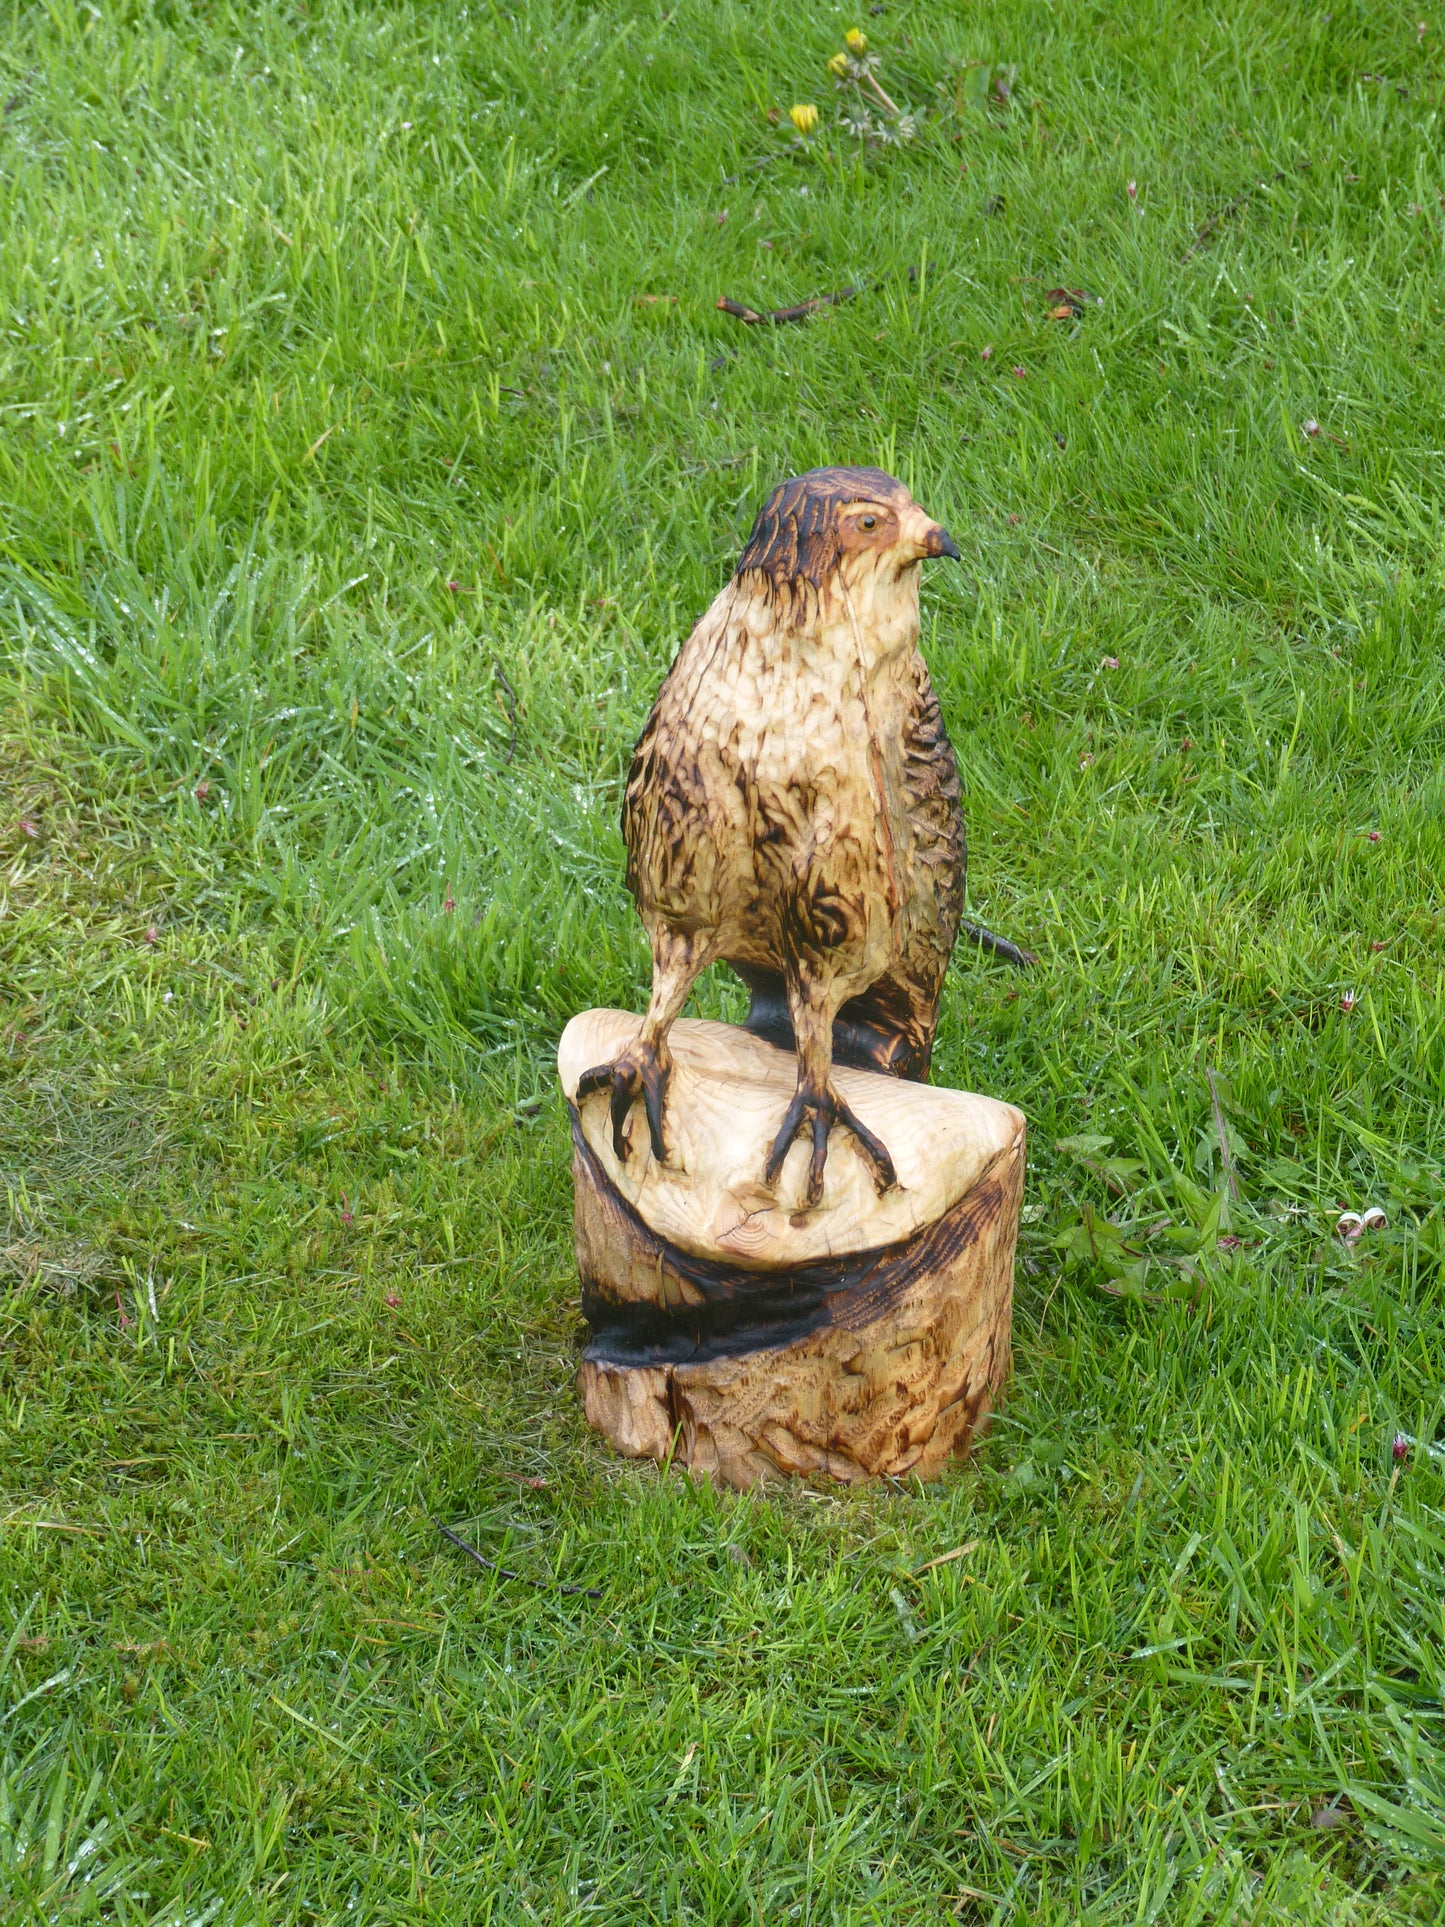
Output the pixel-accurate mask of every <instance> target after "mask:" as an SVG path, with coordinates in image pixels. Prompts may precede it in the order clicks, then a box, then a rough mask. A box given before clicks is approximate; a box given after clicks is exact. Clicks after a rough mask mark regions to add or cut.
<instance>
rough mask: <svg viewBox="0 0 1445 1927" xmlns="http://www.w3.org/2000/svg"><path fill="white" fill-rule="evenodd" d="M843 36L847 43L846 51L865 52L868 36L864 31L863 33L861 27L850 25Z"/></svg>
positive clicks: (852, 52) (851, 52)
mask: <svg viewBox="0 0 1445 1927" xmlns="http://www.w3.org/2000/svg"><path fill="white" fill-rule="evenodd" d="M843 38H844V39H845V40H846V41H847V43H848V51H849V53H850V54H866V53H867V51H868V36H867V34H866V33H864V31H863V29H862V28H861V27H850V28H849V29H848V31H847V33H845V34H844V36H843Z"/></svg>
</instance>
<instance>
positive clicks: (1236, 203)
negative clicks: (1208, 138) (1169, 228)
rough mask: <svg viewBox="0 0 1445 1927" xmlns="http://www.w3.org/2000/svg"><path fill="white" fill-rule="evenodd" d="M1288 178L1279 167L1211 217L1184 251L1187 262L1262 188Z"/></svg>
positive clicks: (1302, 165) (1284, 171)
mask: <svg viewBox="0 0 1445 1927" xmlns="http://www.w3.org/2000/svg"><path fill="white" fill-rule="evenodd" d="M1300 165H1301V167H1304V166H1307V165H1308V163H1307V162H1304V161H1302V162H1301V163H1300ZM1287 178H1288V171H1287V170H1286V169H1285V168H1283V167H1277V168H1276V169H1275V171H1274V174H1273V176H1272V177H1271V178H1270V179H1269V180H1267V181H1256V182H1255V184H1254V186H1253V187H1249V188H1246V189H1245V191H1244V192H1243V193H1242V194H1236V195H1235V197H1234V199H1233V200H1232V201H1230V202H1228V203H1227V204H1226V205H1225V206H1224V207H1222V208H1220V210H1219V212H1218V213H1217V214H1211V215H1210V217H1209V219H1208V220H1207V221H1206V222H1205V223H1204V226H1203V227H1202V228H1200V229H1199V231H1198V232H1197V233H1196V234H1195V236H1194V239H1193V241H1192V242H1191V243H1190V244H1189V246H1188V247H1187V248H1186V249H1185V250H1184V259H1185V260H1186V261H1187V260H1188V259H1189V257H1190V256H1191V255H1193V254H1198V252H1199V250H1200V249H1201V248H1202V247H1203V246H1204V243H1205V242H1206V241H1207V240H1208V239H1209V237H1210V236H1211V235H1212V234H1213V233H1214V231H1215V230H1216V228H1220V227H1223V225H1224V223H1225V222H1226V221H1227V220H1228V219H1229V217H1230V215H1231V214H1239V213H1240V212H1242V210H1243V209H1245V208H1247V207H1248V206H1249V204H1250V202H1251V200H1253V198H1254V196H1255V195H1256V194H1257V193H1258V192H1259V190H1260V189H1261V188H1264V187H1278V185H1279V183H1280V182H1281V181H1283V180H1286V179H1287Z"/></svg>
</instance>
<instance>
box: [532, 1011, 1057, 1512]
mask: <svg viewBox="0 0 1445 1927" xmlns="http://www.w3.org/2000/svg"><path fill="white" fill-rule="evenodd" d="M640 1021H641V1020H640V1019H639V1018H637V1017H634V1016H631V1015H629V1014H628V1013H626V1012H624V1011H616V1010H590V1011H585V1012H583V1013H582V1014H581V1015H580V1016H577V1017H574V1018H573V1019H572V1021H571V1023H570V1024H569V1025H568V1026H567V1029H566V1031H565V1032H564V1033H563V1036H562V1041H561V1045H560V1047H559V1049H558V1053H557V1059H558V1070H559V1073H560V1075H561V1080H562V1088H563V1090H564V1092H565V1093H566V1096H567V1100H568V1105H569V1108H570V1110H571V1115H572V1141H573V1166H572V1169H573V1180H574V1187H575V1217H574V1233H575V1239H576V1248H577V1265H578V1270H579V1271H580V1273H581V1278H582V1309H583V1313H584V1315H585V1317H586V1319H587V1322H588V1324H589V1325H590V1327H591V1329H592V1338H591V1341H590V1343H589V1344H588V1345H587V1346H586V1347H585V1349H584V1351H583V1354H582V1365H581V1369H580V1371H579V1373H578V1378H577V1383H578V1389H579V1390H580V1392H581V1394H582V1401H583V1406H584V1409H585V1411H586V1414H587V1419H588V1422H589V1423H590V1424H591V1425H593V1426H595V1427H596V1429H597V1430H598V1431H599V1432H602V1433H603V1434H604V1435H605V1436H606V1437H607V1438H608V1439H609V1440H610V1441H611V1442H612V1444H613V1445H614V1446H615V1447H616V1448H617V1450H618V1451H619V1452H622V1453H625V1454H627V1455H628V1456H629V1457H635V1458H654V1459H659V1460H661V1459H666V1458H668V1457H669V1456H672V1457H674V1458H675V1459H677V1460H678V1461H680V1462H682V1463H684V1464H686V1465H688V1466H689V1467H690V1468H691V1470H692V1471H693V1472H694V1473H696V1474H701V1475H705V1476H708V1477H711V1478H714V1479H717V1480H719V1481H721V1482H722V1483H724V1484H727V1485H733V1486H739V1487H746V1486H750V1485H752V1484H754V1483H755V1482H756V1481H757V1480H759V1479H762V1478H767V1477H769V1476H775V1475H777V1474H778V1473H781V1472H787V1473H801V1474H808V1473H817V1474H822V1475H826V1476H827V1477H830V1478H833V1479H839V1480H843V1481H846V1482H850V1483H851V1482H853V1481H856V1480H859V1479H864V1478H869V1477H876V1476H880V1475H886V1476H890V1477H895V1478H896V1477H899V1476H901V1475H903V1474H904V1473H917V1474H919V1475H921V1476H922V1477H925V1478H926V1477H929V1476H930V1475H932V1474H935V1473H937V1472H939V1471H940V1470H941V1469H942V1468H943V1466H944V1465H945V1464H946V1463H947V1461H948V1460H949V1459H950V1458H952V1457H954V1456H955V1455H956V1454H958V1453H960V1452H962V1451H964V1450H965V1449H966V1448H967V1446H968V1443H969V1441H970V1439H971V1438H972V1437H973V1436H974V1435H975V1434H976V1433H978V1432H979V1431H980V1430H981V1428H982V1427H983V1425H984V1424H985V1423H986V1421H987V1418H988V1414H989V1412H990V1410H991V1408H992V1405H993V1402H994V1398H995V1396H996V1395H997V1393H998V1390H999V1388H1000V1387H1001V1385H1002V1384H1003V1381H1004V1379H1005V1377H1006V1376H1007V1374H1008V1368H1009V1334H1010V1328H1011V1320H1012V1298H1013V1257H1014V1245H1015V1241H1016V1239H1017V1236H1018V1220H1019V1207H1020V1204H1021V1203H1022V1198H1023V1179H1024V1119H1023V1116H1022V1114H1021V1113H1020V1112H1019V1111H1017V1110H1015V1109H1014V1108H1013V1106H1012V1105H1010V1104H1000V1103H997V1102H995V1101H994V1100H992V1099H990V1098H985V1097H975V1096H971V1095H968V1094H966V1093H964V1092H961V1091H947V1090H940V1089H938V1088H936V1087H934V1086H931V1085H927V1084H914V1083H909V1082H905V1081H903V1080H901V1079H898V1078H892V1077H883V1076H879V1075H877V1074H876V1073H874V1072H870V1071H858V1070H847V1069H843V1068H841V1067H837V1068H835V1070H834V1073H833V1076H834V1082H835V1085H836V1087H837V1089H838V1091H839V1093H840V1094H841V1096H842V1097H843V1098H844V1100H845V1101H846V1102H847V1103H848V1104H849V1105H850V1106H851V1107H852V1109H853V1110H854V1111H855V1112H856V1114H857V1115H858V1117H859V1119H860V1120H861V1122H862V1123H863V1124H865V1125H866V1126H867V1127H868V1128H869V1129H870V1130H872V1131H874V1132H876V1133H877V1135H878V1136H879V1137H880V1138H881V1139H882V1140H883V1142H884V1143H885V1144H886V1145H887V1146H888V1149H889V1151H890V1152H891V1153H892V1156H893V1160H894V1163H895V1166H896V1168H897V1172H898V1183H897V1185H896V1186H895V1187H894V1188H893V1189H892V1190H890V1191H888V1192H887V1193H885V1194H884V1195H883V1196H882V1197H880V1196H879V1195H878V1194H877V1192H876V1191H875V1189H874V1186H873V1181H872V1178H871V1176H870V1175H869V1172H868V1169H867V1166H866V1164H865V1163H864V1161H863V1159H862V1158H861V1157H860V1156H859V1155H858V1153H857V1151H856V1149H855V1148H854V1145H853V1142H852V1140H851V1138H850V1137H849V1134H848V1133H847V1131H846V1130H844V1129H842V1128H835V1129H834V1131H833V1133H832V1137H831V1140H830V1147H829V1153H828V1164H827V1171H826V1179H825V1185H824V1192H823V1198H822V1202H821V1203H820V1204H819V1205H817V1206H816V1207H814V1208H813V1209H811V1210H809V1209H805V1208H804V1207H803V1204H802V1199H803V1194H804V1188H805V1183H806V1175H807V1162H808V1157H807V1148H806V1145H805V1144H804V1143H803V1142H801V1141H800V1142H799V1143H797V1144H795V1145H794V1146H793V1148H792V1150H791V1151H790V1152H789V1154H788V1157H787V1160H786V1162H785V1164H784V1166H783V1169H782V1172H781V1174H780V1176H779V1179H778V1182H777V1184H776V1186H775V1187H773V1188H772V1189H771V1190H769V1189H768V1188H767V1187H766V1186H765V1185H764V1184H763V1182H762V1169H763V1162H764V1159H765V1157H766V1155H767V1150H768V1146H769V1145H770V1144H771V1142H772V1139H773V1136H774V1134H775V1133H776V1131H777V1129H778V1126H779V1124H780V1123H781V1121H782V1117H783V1113H784V1111H785V1110H786V1109H787V1106H788V1103H789V1101H790V1100H791V1098H792V1095H793V1089H794V1085H795V1083H796V1080H797V1064H796V1060H795V1059H794V1057H793V1055H792V1053H791V1052H789V1051H782V1050H778V1049H776V1048H775V1047H774V1046H773V1045H771V1044H768V1043H765V1042H763V1041H762V1039H760V1038H758V1037H755V1036H754V1035H753V1034H752V1033H751V1032H749V1031H746V1030H742V1029H740V1028H738V1027H736V1026H734V1025H731V1024H716V1023H707V1022H703V1021H698V1020H687V1019H681V1020H679V1021H678V1022H677V1023H676V1024H674V1026H673V1028H672V1033H671V1037H670V1044H671V1050H672V1056H673V1065H674V1068H673V1073H672V1078H671V1082H670V1084H669V1087H668V1097H667V1115H666V1124H667V1141H668V1161H667V1163H666V1164H659V1163H657V1161H656V1160H655V1159H654V1158H653V1157H652V1154H651V1151H650V1149H649V1147H648V1142H647V1128H646V1123H645V1120H644V1118H643V1116H642V1110H641V1106H640V1105H639V1106H638V1107H637V1109H636V1112H635V1114H634V1116H633V1118H632V1120H631V1125H630V1129H631V1134H632V1144H631V1147H630V1153H629V1156H628V1158H627V1159H626V1161H625V1162H624V1163H619V1160H618V1159H617V1157H616V1154H615V1152H614V1150H613V1146H612V1134H611V1128H610V1124H609V1121H608V1109H607V1106H608V1098H607V1093H606V1092H599V1093H598V1094H596V1095H595V1096H592V1097H589V1098H587V1099H585V1100H584V1101H583V1102H582V1104H581V1105H580V1106H579V1104H578V1102H577V1084H578V1080H579V1078H580V1077H581V1076H582V1074H583V1072H584V1071H586V1070H588V1069H589V1068H590V1067H591V1066H592V1065H594V1064H601V1063H606V1062H608V1061H610V1060H611V1059H613V1058H615V1057H616V1055H617V1053H618V1052H619V1050H620V1049H622V1047H623V1046H624V1045H625V1044H627V1043H628V1042H629V1041H630V1040H631V1039H632V1038H634V1037H635V1036H636V1034H637V1031H638V1028H639V1025H640Z"/></svg>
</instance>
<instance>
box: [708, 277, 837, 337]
mask: <svg viewBox="0 0 1445 1927" xmlns="http://www.w3.org/2000/svg"><path fill="white" fill-rule="evenodd" d="M866 285H867V284H866V283H864V282H860V283H859V284H858V286H857V287H850V288H840V289H839V290H838V292H837V293H836V294H817V295H814V296H813V298H812V300H810V301H799V302H798V303H797V304H796V306H794V307H791V308H764V309H762V310H761V311H759V310H758V309H757V308H745V307H744V306H743V304H742V302H741V301H731V300H729V299H728V297H727V295H725V294H720V295H719V296H718V298H717V304H718V307H719V308H720V309H721V310H722V312H723V313H724V314H730V315H735V316H736V317H737V319H738V320H739V321H741V322H743V323H745V324H746V325H747V326H748V327H749V328H757V327H763V328H782V327H785V326H786V325H787V323H788V322H790V321H806V320H807V319H808V316H809V315H811V314H817V312H818V310H819V309H820V308H836V307H837V306H838V303H839V302H840V301H851V300H852V299H853V297H854V296H855V295H859V294H862V293H863V292H864V290H865V288H866Z"/></svg>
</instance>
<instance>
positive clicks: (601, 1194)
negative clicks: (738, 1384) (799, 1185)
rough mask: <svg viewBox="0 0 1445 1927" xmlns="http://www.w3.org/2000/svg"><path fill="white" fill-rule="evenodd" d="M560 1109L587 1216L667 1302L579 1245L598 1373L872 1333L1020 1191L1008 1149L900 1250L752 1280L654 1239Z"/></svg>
mask: <svg viewBox="0 0 1445 1927" xmlns="http://www.w3.org/2000/svg"><path fill="white" fill-rule="evenodd" d="M568 1110H569V1111H570V1113H571V1120H572V1147H573V1154H574V1157H575V1159H576V1162H577V1164H578V1165H579V1166H580V1167H581V1168H580V1169H579V1170H578V1171H577V1173H576V1176H577V1179H578V1181H579V1185H580V1184H581V1183H585V1184H586V1185H587V1186H588V1188H589V1190H590V1192H591V1196H592V1208H593V1209H594V1210H596V1211H597V1212H599V1213H601V1214H603V1215H604V1216H605V1217H607V1218H610V1219H611V1220H612V1221H613V1224H614V1225H615V1226H616V1229H617V1231H618V1232H619V1233H620V1234H621V1236H620V1239H619V1242H623V1241H625V1242H626V1244H628V1245H629V1246H630V1247H631V1248H632V1249H633V1250H634V1251H636V1252H637V1253H639V1254H640V1257H641V1259H642V1263H643V1265H644V1266H645V1269H646V1270H647V1271H648V1272H649V1273H651V1274H653V1275H654V1276H655V1277H656V1280H657V1289H658V1293H659V1296H660V1297H662V1298H663V1299H664V1300H665V1301H670V1302H663V1303H657V1302H656V1301H649V1300H639V1299H623V1298H620V1297H619V1296H618V1295H617V1293H616V1292H615V1291H614V1290H613V1289H612V1288H611V1287H610V1285H609V1282H608V1280H606V1279H605V1278H602V1277H600V1276H598V1275H597V1273H596V1271H595V1269H594V1268H593V1267H592V1266H591V1265H590V1264H589V1262H588V1258H587V1254H586V1252H585V1250H584V1249H583V1248H582V1243H581V1241H580V1240H579V1249H578V1254H577V1255H578V1261H579V1270H580V1272H581V1279H582V1315H583V1317H584V1318H585V1319H586V1321H587V1324H588V1325H589V1327H590V1328H591V1331H592V1337H591V1340H590V1341H589V1343H588V1344H587V1345H586V1346H585V1347H584V1348H583V1352H582V1357H583V1359H584V1361H586V1362H588V1363H592V1364H598V1365H610V1366H614V1367H643V1368H646V1367H666V1366H671V1365H703V1364H711V1363H714V1362H718V1361H722V1360H726V1359H739V1358H745V1357H747V1356H748V1355H749V1354H751V1353H754V1352H759V1351H764V1350H774V1349H777V1348H779V1347H785V1346H792V1345H796V1344H798V1343H800V1342H801V1341H803V1340H806V1339H809V1338H815V1337H818V1336H820V1335H821V1334H823V1333H825V1332H828V1331H839V1332H846V1331H859V1330H862V1329H864V1328H866V1327H868V1326H870V1325H873V1324H876V1323H877V1322H878V1321H879V1320H880V1319H882V1318H884V1317H886V1316H887V1314H888V1313H889V1311H890V1310H891V1309H892V1308H893V1307H894V1306H895V1305H897V1304H899V1303H900V1302H901V1301H902V1300H903V1299H904V1298H905V1296H906V1295H907V1294H908V1292H909V1291H910V1290H911V1289H913V1288H914V1287H915V1286H917V1285H919V1284H921V1283H923V1282H924V1281H926V1280H927V1279H929V1278H931V1277H935V1276H936V1275H937V1274H938V1273H939V1272H941V1271H945V1270H947V1269H948V1268H950V1267H951V1266H952V1265H953V1264H955V1263H956V1261H957V1260H958V1258H959V1257H960V1255H961V1254H962V1253H963V1252H964V1251H965V1250H966V1249H967V1247H969V1246H970V1245H973V1244H975V1243H977V1241H978V1240H979V1238H980V1237H981V1236H983V1235H984V1234H985V1233H986V1232H988V1231H990V1230H991V1229H992V1228H993V1226H994V1225H995V1224H996V1223H997V1222H998V1219H999V1216H1000V1213H1001V1212H1002V1211H1003V1210H1004V1209H1005V1208H1006V1206H1007V1203H1008V1199H1009V1196H1010V1194H1011V1193H1012V1192H1013V1191H1014V1189H1015V1188H1016V1186H1017V1183H1018V1179H1017V1178H1016V1177H1015V1176H1014V1174H1013V1173H1012V1172H1011V1171H1008V1170H1007V1169H1005V1168H1004V1167H1006V1166H1007V1165H1008V1164H1009V1163H1010V1161H1011V1160H1012V1158H1013V1156H1014V1154H1015V1150H1016V1147H1015V1146H1009V1147H1008V1148H1006V1149H1005V1150H1003V1151H1001V1152H999V1153H998V1154H997V1156H995V1157H994V1158H993V1159H992V1160H991V1161H990V1162H989V1164H988V1165H987V1166H986V1167H985V1169H984V1171H983V1172H982V1174H981V1175H980V1177H979V1178H978V1179H977V1180H976V1181H975V1182H974V1184H973V1185H972V1186H971V1187H970V1189H969V1191H968V1192H967V1193H966V1195H965V1196H964V1197H962V1198H961V1199H960V1200H959V1201H958V1203H957V1204H956V1205H954V1206H953V1208H952V1209H951V1210H949V1211H946V1212H945V1213H944V1214H943V1216H942V1217H941V1218H938V1219H936V1220H935V1221H934V1222H933V1223H932V1224H931V1225H927V1226H925V1227H924V1228H923V1229H922V1230H921V1231H917V1232H915V1233H914V1234H913V1235H912V1236H911V1237H909V1238H906V1239H903V1240H901V1241H900V1242H899V1243H897V1244H891V1245H878V1246H875V1247H873V1249H871V1250H868V1251H858V1252H849V1253H847V1254H845V1255H844V1256H842V1257H837V1258H825V1259H821V1260H818V1261H816V1262H814V1263H812V1264H805V1265H797V1266H794V1267H792V1268H790V1269H789V1270H788V1271H786V1272H769V1271H750V1270H748V1269H747V1268H746V1267H744V1266H742V1265H734V1264H728V1263H726V1262H725V1261H723V1260H720V1259H713V1258H700V1257H697V1256H694V1255H693V1254H692V1253H691V1252H687V1251H683V1250H681V1249H680V1248H679V1247H678V1246H677V1245H674V1244H671V1243H669V1242H668V1241H667V1240H666V1239H665V1238H660V1237H659V1236H658V1235H657V1233H656V1232H655V1231H653V1230H651V1229H650V1228H649V1226H648V1225H647V1224H646V1223H644V1221H643V1219H642V1218H641V1217H640V1216H639V1214H638V1213H637V1212H636V1211H635V1210H634V1209H633V1207H632V1206H631V1205H630V1204H629V1203H628V1202H627V1200H626V1199H625V1198H624V1197H623V1196H622V1195H621V1194H620V1193H619V1192H618V1190H617V1189H616V1187H615V1186H614V1185H613V1183H612V1181H611V1179H610V1178H609V1177H608V1175H607V1173H606V1171H605V1170H604V1168H603V1166H602V1164H601V1162H600V1161H599V1159H598V1158H597V1156H596V1154H595V1152H594V1151H593V1150H592V1147H591V1146H590V1145H589V1144H588V1142H587V1140H586V1138H585V1137H584V1136H583V1133H582V1125H581V1119H580V1117H579V1115H578V1112H577V1107H576V1105H575V1104H572V1103H569V1104H568ZM608 1242H609V1243H610V1242H611V1240H609V1241H608Z"/></svg>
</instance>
